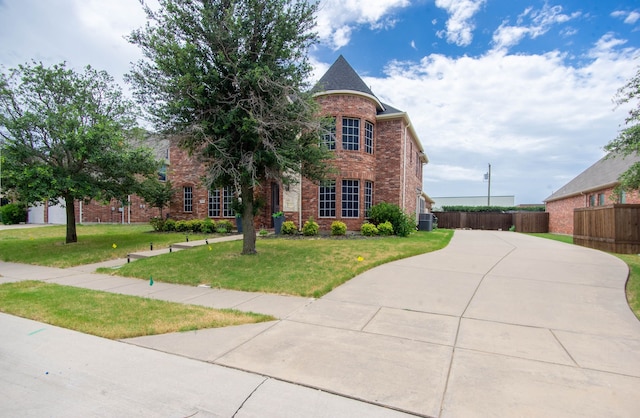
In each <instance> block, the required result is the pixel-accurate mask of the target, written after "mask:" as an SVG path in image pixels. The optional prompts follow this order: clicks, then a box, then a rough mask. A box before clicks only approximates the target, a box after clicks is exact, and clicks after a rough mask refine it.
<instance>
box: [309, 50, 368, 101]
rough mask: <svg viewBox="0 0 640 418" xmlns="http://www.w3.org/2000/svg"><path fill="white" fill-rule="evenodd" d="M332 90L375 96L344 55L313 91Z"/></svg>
mask: <svg viewBox="0 0 640 418" xmlns="http://www.w3.org/2000/svg"><path fill="white" fill-rule="evenodd" d="M331 90H350V91H358V92H361V93H366V94H369V95H371V96H373V97H375V95H374V94H373V92H372V91H371V89H370V88H369V87H367V85H366V84H365V82H364V81H362V79H361V78H360V76H359V75H358V73H356V72H355V70H354V69H353V68H352V67H351V65H349V63H348V62H347V60H346V59H344V57H343V56H342V55H340V56H339V57H338V59H337V60H336V62H334V63H333V65H332V66H331V67H330V68H329V69H328V70H327V72H326V73H325V74H324V75H323V76H322V78H321V79H320V81H318V82H317V83H316V85H315V86H314V87H313V90H312V91H313V92H314V93H318V92H322V91H331Z"/></svg>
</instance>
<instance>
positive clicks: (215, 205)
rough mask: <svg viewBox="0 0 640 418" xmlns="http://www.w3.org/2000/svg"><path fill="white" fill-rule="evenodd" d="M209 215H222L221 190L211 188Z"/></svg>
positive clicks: (217, 216) (216, 216)
mask: <svg viewBox="0 0 640 418" xmlns="http://www.w3.org/2000/svg"><path fill="white" fill-rule="evenodd" d="M208 212H209V217H210V218H219V217H220V190H219V189H216V190H209V210H208Z"/></svg>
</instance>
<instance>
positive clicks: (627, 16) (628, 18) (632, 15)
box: [611, 10, 640, 25]
mask: <svg viewBox="0 0 640 418" xmlns="http://www.w3.org/2000/svg"><path fill="white" fill-rule="evenodd" d="M611 16H612V17H616V18H624V23H626V24H628V25H635V24H636V22H637V21H638V20H640V12H637V11H635V10H634V11H633V12H626V11H623V10H616V11H615V12H613V13H611Z"/></svg>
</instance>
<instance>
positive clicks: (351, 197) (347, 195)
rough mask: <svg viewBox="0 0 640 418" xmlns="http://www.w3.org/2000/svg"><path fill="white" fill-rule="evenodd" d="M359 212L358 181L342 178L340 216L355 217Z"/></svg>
mask: <svg viewBox="0 0 640 418" xmlns="http://www.w3.org/2000/svg"><path fill="white" fill-rule="evenodd" d="M359 214H360V182H359V181H358V180H342V217H343V218H357V217H358V216H359Z"/></svg>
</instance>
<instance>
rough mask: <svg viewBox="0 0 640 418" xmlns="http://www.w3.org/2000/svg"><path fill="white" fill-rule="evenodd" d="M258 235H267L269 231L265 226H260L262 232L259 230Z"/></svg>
mask: <svg viewBox="0 0 640 418" xmlns="http://www.w3.org/2000/svg"><path fill="white" fill-rule="evenodd" d="M258 235H260V236H261V237H266V236H267V235H269V231H267V230H266V229H264V228H260V232H258Z"/></svg>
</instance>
